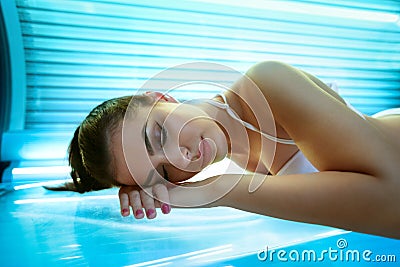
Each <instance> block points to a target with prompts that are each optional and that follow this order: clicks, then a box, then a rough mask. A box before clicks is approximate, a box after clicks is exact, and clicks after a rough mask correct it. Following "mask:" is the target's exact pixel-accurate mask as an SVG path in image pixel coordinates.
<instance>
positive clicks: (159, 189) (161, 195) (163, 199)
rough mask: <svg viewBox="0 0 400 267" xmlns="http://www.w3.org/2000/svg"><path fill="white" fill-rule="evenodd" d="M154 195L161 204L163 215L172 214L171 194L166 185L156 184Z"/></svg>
mask: <svg viewBox="0 0 400 267" xmlns="http://www.w3.org/2000/svg"><path fill="white" fill-rule="evenodd" d="M153 194H154V196H155V198H156V199H157V201H159V202H160V206H161V211H162V213H164V214H168V213H170V211H171V206H170V205H169V193H168V190H167V187H166V186H165V185H164V184H156V185H154V186H153Z"/></svg>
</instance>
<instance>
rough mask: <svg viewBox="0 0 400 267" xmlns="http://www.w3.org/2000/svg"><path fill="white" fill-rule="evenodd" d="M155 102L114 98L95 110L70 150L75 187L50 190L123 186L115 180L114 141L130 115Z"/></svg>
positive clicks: (144, 98)
mask: <svg viewBox="0 0 400 267" xmlns="http://www.w3.org/2000/svg"><path fill="white" fill-rule="evenodd" d="M151 103H152V98H151V97H149V96H147V95H134V96H124V97H119V98H114V99H110V100H107V101H105V102H103V103H102V104H100V105H98V106H97V107H95V108H94V109H93V110H92V111H91V112H90V113H89V115H88V116H87V117H86V118H85V119H84V120H83V122H82V123H81V124H80V126H78V128H77V129H76V130H75V133H74V137H73V138H72V140H71V143H70V145H69V148H68V161H69V165H70V166H71V177H72V180H73V186H72V183H65V184H64V185H62V186H58V187H47V188H48V189H51V190H72V191H77V192H79V193H85V192H89V191H92V190H101V189H106V188H110V187H112V186H116V185H120V184H119V183H118V182H117V181H116V179H115V177H114V166H113V159H112V154H111V149H110V145H111V143H110V142H111V137H112V136H113V135H114V134H115V131H116V129H118V127H119V126H120V125H121V124H122V121H123V119H124V116H125V114H126V112H127V109H128V106H129V113H136V111H137V108H138V107H139V105H149V104H151Z"/></svg>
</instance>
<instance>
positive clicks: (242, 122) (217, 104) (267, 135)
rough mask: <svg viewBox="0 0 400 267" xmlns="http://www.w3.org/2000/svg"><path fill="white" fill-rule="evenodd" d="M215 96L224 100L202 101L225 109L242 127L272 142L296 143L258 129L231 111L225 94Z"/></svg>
mask: <svg viewBox="0 0 400 267" xmlns="http://www.w3.org/2000/svg"><path fill="white" fill-rule="evenodd" d="M217 96H220V97H221V98H222V99H223V100H224V103H221V102H218V101H215V100H212V99H205V100H204V101H205V102H207V103H209V104H210V105H213V106H215V107H217V108H220V109H224V110H226V112H227V113H228V114H229V116H231V117H232V118H233V119H234V120H236V121H238V122H240V123H241V124H242V125H243V126H244V127H246V128H247V129H250V130H252V131H255V132H257V133H259V134H261V135H262V136H264V137H265V138H267V139H269V140H271V141H273V142H276V143H281V144H286V145H296V143H295V142H294V141H293V140H291V139H284V138H279V137H276V136H273V135H270V134H268V133H264V132H263V131H260V130H259V129H257V128H256V127H254V126H253V125H252V124H250V123H248V122H245V121H243V120H242V119H240V118H239V116H238V115H237V114H236V113H235V111H233V110H232V108H231V107H230V106H229V104H228V101H227V100H226V96H225V95H224V94H217Z"/></svg>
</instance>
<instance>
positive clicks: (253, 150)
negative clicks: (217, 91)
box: [225, 86, 400, 174]
mask: <svg viewBox="0 0 400 267" xmlns="http://www.w3.org/2000/svg"><path fill="white" fill-rule="evenodd" d="M232 89H233V91H234V92H235V93H237V94H240V95H241V97H246V96H243V94H245V93H244V92H243V91H242V92H241V91H239V89H240V86H238V87H237V88H235V87H233V88H232ZM235 89H236V90H235ZM247 91H250V90H247ZM235 93H232V92H227V93H225V96H226V98H227V100H228V102H229V105H230V107H231V108H232V109H233V110H235V112H236V113H237V114H238V115H239V116H240V118H241V119H242V120H244V121H246V122H248V123H250V124H252V125H254V126H255V127H257V128H259V125H258V123H257V120H256V117H255V116H254V112H253V111H252V110H251V109H250V108H249V107H248V105H246V104H245V102H244V101H243V100H241V99H240V98H239V97H238V96H237V95H236V94H235ZM247 97H249V99H251V96H247ZM365 117H366V119H367V121H369V122H370V123H371V124H372V125H374V127H375V128H377V129H379V130H380V132H381V133H382V134H384V135H386V136H387V137H388V140H390V142H392V143H393V145H394V146H396V147H398V151H399V153H400V138H399V133H400V115H390V116H384V117H380V118H372V117H369V116H365ZM246 132H247V134H248V138H249V141H250V155H248V156H249V160H248V162H247V161H246V160H247V158H246V160H235V162H236V163H237V164H238V165H239V166H240V167H242V168H244V169H246V170H248V171H251V172H257V173H263V174H268V173H272V174H276V173H277V172H278V171H279V170H280V169H281V167H282V166H283V165H284V164H285V163H286V162H287V161H288V160H289V159H290V158H291V157H292V156H293V155H294V154H295V153H296V152H297V151H298V150H299V149H298V147H297V146H292V145H283V144H276V150H275V155H274V157H273V161H272V163H271V154H270V152H271V151H269V149H264V151H262V146H261V142H262V141H261V140H262V139H261V138H264V137H262V136H261V135H260V134H259V133H257V132H255V131H252V130H249V129H246ZM275 134H276V136H278V137H280V138H286V139H290V136H289V135H288V134H287V133H286V131H285V130H284V129H283V128H281V127H280V126H279V125H276V133H275ZM263 141H264V142H270V141H269V140H265V138H264V139H263Z"/></svg>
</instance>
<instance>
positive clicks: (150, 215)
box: [146, 209, 156, 218]
mask: <svg viewBox="0 0 400 267" xmlns="http://www.w3.org/2000/svg"><path fill="white" fill-rule="evenodd" d="M155 213H156V211H155V210H153V209H148V210H146V215H147V218H153V215H154V214H155Z"/></svg>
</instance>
